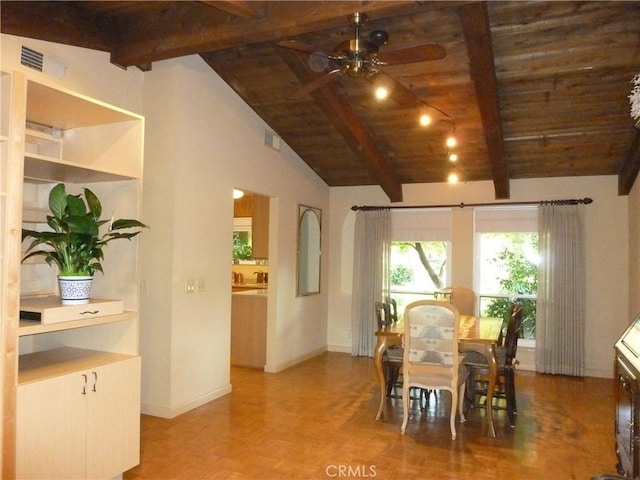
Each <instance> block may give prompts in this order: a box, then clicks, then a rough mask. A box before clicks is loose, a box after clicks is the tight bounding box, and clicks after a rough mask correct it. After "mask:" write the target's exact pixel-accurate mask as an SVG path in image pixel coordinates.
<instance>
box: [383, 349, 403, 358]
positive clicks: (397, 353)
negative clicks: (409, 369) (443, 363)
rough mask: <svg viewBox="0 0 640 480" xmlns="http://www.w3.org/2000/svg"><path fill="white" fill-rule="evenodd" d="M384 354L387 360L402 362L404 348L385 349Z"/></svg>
mask: <svg viewBox="0 0 640 480" xmlns="http://www.w3.org/2000/svg"><path fill="white" fill-rule="evenodd" d="M386 353H387V357H388V358H389V360H399V361H402V357H404V348H402V347H400V346H393V347H391V348H387V352H386Z"/></svg>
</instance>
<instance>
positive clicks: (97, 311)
mask: <svg viewBox="0 0 640 480" xmlns="http://www.w3.org/2000/svg"><path fill="white" fill-rule="evenodd" d="M96 313H100V310H87V311H85V312H80V315H87V314H89V315H95V314H96Z"/></svg>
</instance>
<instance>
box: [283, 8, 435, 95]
mask: <svg viewBox="0 0 640 480" xmlns="http://www.w3.org/2000/svg"><path fill="white" fill-rule="evenodd" d="M349 21H350V23H351V25H353V29H354V36H353V38H351V39H349V40H345V41H343V42H340V43H339V44H337V45H336V46H335V47H334V49H333V53H331V54H328V55H327V54H325V53H323V52H322V51H321V49H319V48H316V47H314V46H313V45H309V44H307V43H304V42H300V41H298V40H283V41H281V42H278V46H280V47H283V48H288V49H291V50H296V51H299V52H303V53H308V54H309V55H310V58H309V65H310V67H311V69H312V70H314V71H324V70H325V69H326V68H327V67H329V66H331V70H329V71H328V72H327V73H326V74H324V75H322V76H320V77H318V78H316V79H315V80H313V81H311V82H310V83H308V84H307V85H305V86H304V87H303V88H301V89H300V90H299V91H298V92H296V93H295V94H294V95H293V96H292V97H291V98H292V99H297V98H302V97H303V96H305V95H308V94H309V93H311V92H313V91H314V90H316V89H318V88H320V87H321V86H322V85H325V84H326V83H328V82H329V81H331V80H333V79H334V78H335V77H337V76H346V77H351V78H364V79H367V80H370V81H373V80H374V79H376V80H378V79H380V78H383V77H384V79H385V80H386V83H387V84H390V85H391V86H392V87H391V88H392V89H393V91H394V92H396V94H395V95H394V100H395V101H396V102H398V103H400V104H403V105H406V104H409V103H415V96H414V95H413V93H412V92H411V91H410V90H409V89H407V88H406V87H405V86H403V85H402V84H400V83H399V82H397V81H396V80H394V79H393V78H391V77H390V76H388V75H386V74H385V73H384V72H383V71H382V70H381V67H384V66H385V65H401V64H406V63H416V62H424V61H429V60H440V59H443V58H444V57H445V56H446V51H445V49H444V48H443V47H442V46H441V45H438V44H437V43H427V44H424V45H418V46H415V47H409V48H402V49H398V50H388V51H381V50H380V47H382V46H383V45H386V44H387V42H388V40H389V35H388V34H387V32H386V31H384V30H374V31H372V32H371V33H370V34H369V36H368V37H363V36H361V34H360V27H362V25H364V24H365V23H366V21H367V15H366V14H364V13H360V12H356V13H354V14H353V15H350V16H349Z"/></svg>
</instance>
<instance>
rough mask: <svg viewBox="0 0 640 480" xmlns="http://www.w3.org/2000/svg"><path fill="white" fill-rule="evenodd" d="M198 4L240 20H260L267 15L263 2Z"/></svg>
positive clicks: (218, 1) (219, 1) (218, 0)
mask: <svg viewBox="0 0 640 480" xmlns="http://www.w3.org/2000/svg"><path fill="white" fill-rule="evenodd" d="M200 3H203V4H204V5H209V6H210V7H213V8H216V9H218V10H221V11H223V12H227V13H230V14H231V15H234V16H236V17H241V18H260V17H264V16H265V15H266V13H267V9H266V5H265V4H264V2H233V1H229V2H226V1H222V0H215V1H210V2H200Z"/></svg>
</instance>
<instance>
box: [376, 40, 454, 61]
mask: <svg viewBox="0 0 640 480" xmlns="http://www.w3.org/2000/svg"><path fill="white" fill-rule="evenodd" d="M377 56H378V60H380V61H382V62H384V63H386V64H387V65H401V64H404V63H417V62H426V61H429V60H442V59H443V58H444V57H446V56H447V52H446V50H445V49H444V47H443V46H442V45H439V44H437V43H427V44H426V45H418V46H417V47H409V48H401V49H400V50H390V51H381V52H378V55H377Z"/></svg>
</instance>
